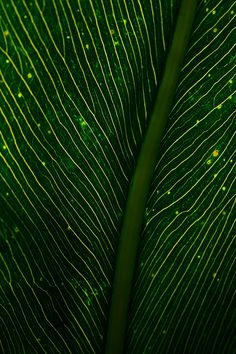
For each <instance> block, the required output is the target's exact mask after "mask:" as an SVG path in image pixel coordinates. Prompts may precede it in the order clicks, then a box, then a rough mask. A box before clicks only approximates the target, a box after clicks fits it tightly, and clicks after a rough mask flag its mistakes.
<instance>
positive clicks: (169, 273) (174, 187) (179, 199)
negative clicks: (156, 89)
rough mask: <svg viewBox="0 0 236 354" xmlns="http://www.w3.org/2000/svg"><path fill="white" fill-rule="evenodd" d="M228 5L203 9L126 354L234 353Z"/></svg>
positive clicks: (175, 113)
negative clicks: (138, 353)
mask: <svg viewBox="0 0 236 354" xmlns="http://www.w3.org/2000/svg"><path fill="white" fill-rule="evenodd" d="M223 4H224V2H223V1H213V2H204V4H202V6H201V7H200V8H199V12H198V18H197V20H196V22H195V29H194V33H193V36H192V40H191V45H190V48H189V51H188V54H187V55H186V58H185V65H184V67H183V70H182V77H181V80H180V83H179V86H178V90H177V94H176V102H175V105H174V107H173V109H172V113H171V115H170V120H169V127H168V129H167V131H166V134H165V136H164V138H163V141H162V156H161V159H160V161H159V163H158V165H157V166H156V172H155V175H154V178H153V185H152V191H151V193H150V197H149V201H148V205H147V208H146V216H145V227H144V230H143V233H142V241H141V243H140V255H139V262H138V269H137V275H136V280H135V284H134V289H133V298H132V304H131V310H130V326H129V333H128V336H127V338H128V339H127V348H128V349H127V352H128V353H137V352H139V351H140V352H142V353H148V352H151V353H154V352H155V353H171V354H172V353H235V348H236V337H235V333H236V332H235V330H236V327H235V324H236V313H235V305H236V272H235V269H236V223H235V221H236V145H235V142H236V75H235V72H236V71H235V70H236V47H235V43H236V32H235V14H236V2H235V1H230V2H229V3H227V6H226V7H224V6H223ZM214 5H215V6H214ZM130 338H131V339H130ZM140 348H141V349H140Z"/></svg>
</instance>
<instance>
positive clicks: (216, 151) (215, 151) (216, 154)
mask: <svg viewBox="0 0 236 354" xmlns="http://www.w3.org/2000/svg"><path fill="white" fill-rule="evenodd" d="M212 155H213V156H214V157H217V156H218V155H219V150H217V149H215V150H214V151H213V153H212Z"/></svg>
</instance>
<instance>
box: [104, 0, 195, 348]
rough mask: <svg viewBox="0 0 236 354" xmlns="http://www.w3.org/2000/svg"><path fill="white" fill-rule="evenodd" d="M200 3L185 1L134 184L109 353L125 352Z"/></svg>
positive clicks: (121, 250)
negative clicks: (155, 182) (165, 146)
mask: <svg viewBox="0 0 236 354" xmlns="http://www.w3.org/2000/svg"><path fill="white" fill-rule="evenodd" d="M196 5H197V0H182V3H181V6H180V10H179V15H178V19H177V23H176V28H175V32H174V37H173V41H172V44H171V47H170V51H169V54H168V57H167V61H166V66H165V70H164V75H163V78H162V82H161V85H160V88H159V91H158V94H157V98H156V101H155V105H154V109H153V113H152V116H151V119H150V123H149V126H148V128H147V132H146V135H145V138H144V141H143V144H142V147H141V150H140V154H139V158H138V161H137V165H136V169H135V172H134V175H133V179H132V181H131V184H130V188H129V194H128V199H127V205H126V210H125V214H124V219H123V225H122V229H121V234H120V241H119V247H118V254H117V259H116V266H115V275H114V280H113V289H112V299H111V307H110V315H109V321H108V329H107V338H106V348H105V353H106V354H121V353H122V352H123V348H124V339H125V329H126V323H127V315H128V305H129V299H130V292H131V287H132V280H133V276H134V270H135V261H136V254H137V249H138V241H139V235H140V233H141V229H142V224H143V215H144V211H145V206H146V202H147V197H148V192H149V189H150V185H151V182H152V176H153V172H154V169H155V166H156V162H157V159H158V156H159V153H160V143H161V139H162V136H163V133H164V130H165V127H166V125H167V120H168V115H169V113H170V110H171V107H172V101H173V98H174V94H175V90H176V87H177V83H178V77H179V73H180V70H181V67H182V63H183V59H184V55H185V52H186V49H187V44H188V42H189V37H190V33H191V29H192V24H193V20H194V15H195V9H196Z"/></svg>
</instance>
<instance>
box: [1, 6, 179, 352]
mask: <svg viewBox="0 0 236 354" xmlns="http://www.w3.org/2000/svg"><path fill="white" fill-rule="evenodd" d="M177 8H178V1H176V2H173V1H169V2H165V3H164V2H161V1H159V2H152V1H147V2H145V4H144V3H143V4H142V3H141V2H140V1H136V2H131V1H127V2H123V1H102V0H99V1H83V0H81V1H78V2H77V1H66V0H64V1H37V0H34V1H30V2H29V1H24V0H18V1H14V0H9V1H5V0H2V1H0V181H1V182H0V320H1V321H0V333H1V335H0V348H1V349H0V351H1V352H3V353H4V352H5V353H41V352H42V353H80V352H81V353H82V352H83V353H98V352H99V351H100V350H101V348H102V345H103V344H102V343H103V337H104V334H105V333H104V331H105V324H106V320H107V313H108V303H109V298H110V289H111V280H112V275H113V266H114V259H115V251H116V248H117V243H118V236H119V228H120V221H121V219H122V216H123V210H124V205H125V198H126V194H127V189H128V184H129V181H130V178H131V176H132V171H133V167H134V164H135V161H136V157H137V152H138V150H139V147H140V143H141V141H142V138H143V135H144V132H145V128H146V125H147V122H148V114H149V112H150V105H151V103H152V100H153V97H154V91H155V90H156V87H157V86H158V84H159V77H160V74H161V69H162V66H163V63H164V58H165V51H166V47H167V45H168V43H169V40H170V38H171V35H172V28H173V23H174V17H175V16H174V15H175V12H176V9H177Z"/></svg>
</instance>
